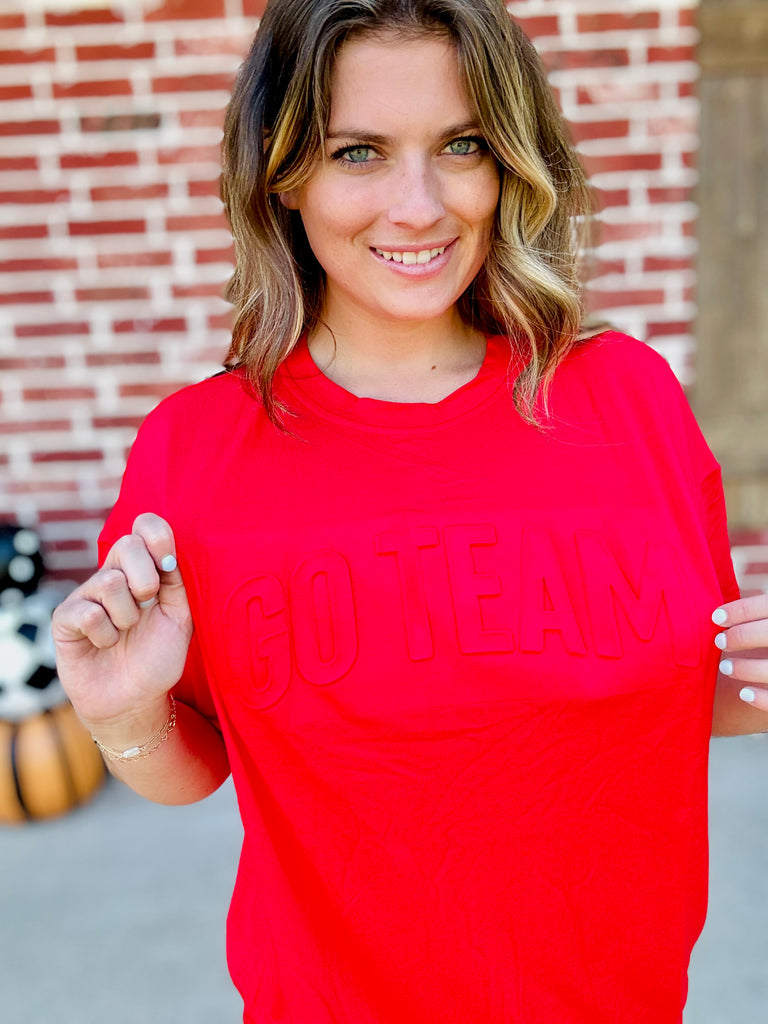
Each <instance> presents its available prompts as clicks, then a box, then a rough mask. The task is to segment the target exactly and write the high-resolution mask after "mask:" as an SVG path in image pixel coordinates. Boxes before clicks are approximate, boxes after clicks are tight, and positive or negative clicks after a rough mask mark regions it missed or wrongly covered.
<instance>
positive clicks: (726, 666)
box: [720, 658, 733, 676]
mask: <svg viewBox="0 0 768 1024" xmlns="http://www.w3.org/2000/svg"><path fill="white" fill-rule="evenodd" d="M720 671H721V672H722V673H723V675H724V676H732V675H733V662H732V661H729V660H728V658H726V659H725V661H721V662H720Z"/></svg>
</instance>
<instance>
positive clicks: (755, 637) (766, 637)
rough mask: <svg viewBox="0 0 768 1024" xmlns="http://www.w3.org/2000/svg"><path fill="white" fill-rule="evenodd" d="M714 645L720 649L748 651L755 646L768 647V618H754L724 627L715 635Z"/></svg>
mask: <svg viewBox="0 0 768 1024" xmlns="http://www.w3.org/2000/svg"><path fill="white" fill-rule="evenodd" d="M715 646H716V647H718V648H719V649H720V650H721V651H750V650H754V649H755V648H757V647H768V619H756V620H754V621H752V622H745V623H743V624H741V625H739V626H731V627H730V628H728V629H724V630H723V631H722V633H718V634H717V636H716V637H715Z"/></svg>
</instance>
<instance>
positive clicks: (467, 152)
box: [447, 138, 488, 156]
mask: <svg viewBox="0 0 768 1024" xmlns="http://www.w3.org/2000/svg"><path fill="white" fill-rule="evenodd" d="M487 148H488V146H487V143H486V141H485V139H476V138H467V139H454V140H453V142H449V143H448V146H447V149H448V150H449V151H450V153H451V156H472V155H474V154H475V153H480V152H482V151H484V150H486V149H487Z"/></svg>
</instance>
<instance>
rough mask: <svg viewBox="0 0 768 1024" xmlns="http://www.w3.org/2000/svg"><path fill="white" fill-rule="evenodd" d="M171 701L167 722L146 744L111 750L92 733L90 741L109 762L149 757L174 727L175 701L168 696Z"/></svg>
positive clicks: (170, 695)
mask: <svg viewBox="0 0 768 1024" xmlns="http://www.w3.org/2000/svg"><path fill="white" fill-rule="evenodd" d="M168 696H169V698H170V701H171V712H170V714H169V715H168V721H167V722H166V723H165V725H164V726H163V727H162V729H160V730H159V732H156V733H155V735H154V736H151V737H150V738H149V739H148V740H147V742H146V743H142V744H141V746H139V747H128V749H127V750H112V748H111V747H105V746H104V744H103V743H102V742H101V741H100V740H98V739H97V738H96V737H95V736H94V735H93V733H91V739H92V740H93V742H94V743H95V744H96V746H97V747H98V748H99V750H100V751H101V752H102V754H103V755H104V756H105V757H108V758H109V759H110V761H138V760H139V759H140V758H142V757H149V755H150V754H151V753H152V751H153V750H157V748H158V747H159V746H160V744H161V743H163V742H165V740H167V739H168V736H169V735H170V733H171V731H172V730H173V727H174V726H175V725H176V701H175V700H174V697H173V694H172V693H169V694H168Z"/></svg>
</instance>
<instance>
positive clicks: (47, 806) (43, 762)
mask: <svg viewBox="0 0 768 1024" xmlns="http://www.w3.org/2000/svg"><path fill="white" fill-rule="evenodd" d="M105 775H106V769H105V767H104V762H103V761H102V758H101V754H100V753H99V751H98V749H97V748H96V746H95V744H94V742H93V740H92V739H91V737H90V735H89V734H88V732H87V730H86V729H85V728H84V726H83V725H82V724H81V723H80V720H79V719H78V717H77V715H76V714H75V711H74V708H73V707H72V705H71V704H69V703H64V704H59V705H57V706H56V707H54V708H50V709H49V710H47V711H42V712H41V713H40V714H36V715H31V716H30V717H28V718H24V719H22V720H21V721H20V722H6V721H2V720H0V822H5V823H8V824H14V823H18V822H24V821H28V820H29V819H31V818H51V817H54V816H56V815H58V814H64V813H66V812H67V811H69V810H71V809H72V808H73V807H76V806H77V805H78V804H81V803H84V802H85V801H86V800H88V799H90V797H91V796H93V794H94V793H95V792H96V791H97V790H98V789H99V787H100V786H101V784H102V782H103V781H104V778H105Z"/></svg>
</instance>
